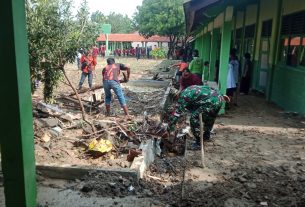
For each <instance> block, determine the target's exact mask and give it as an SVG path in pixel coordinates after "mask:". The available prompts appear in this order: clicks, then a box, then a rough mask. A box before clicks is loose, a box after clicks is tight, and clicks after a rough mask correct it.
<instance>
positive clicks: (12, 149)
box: [0, 0, 36, 207]
mask: <svg viewBox="0 0 305 207" xmlns="http://www.w3.org/2000/svg"><path fill="white" fill-rule="evenodd" d="M0 25H2V28H1V30H0V37H1V40H2V41H1V50H0V53H1V54H0V60H1V62H2V63H4V65H5V68H8V70H6V71H5V78H4V79H3V80H1V88H2V89H3V90H2V92H1V97H2V101H1V106H0V108H1V116H2V117H3V118H4V120H3V121H2V123H1V126H0V127H1V128H0V129H1V139H0V143H1V155H2V156H1V159H2V160H1V161H2V171H3V176H4V193H5V205H6V207H16V206H31V207H32V206H36V173H35V155H34V133H33V117H32V100H31V84H30V69H29V59H28V44H27V43H28V40H27V35H26V17H25V2H24V0H3V1H2V2H1V7H0Z"/></svg>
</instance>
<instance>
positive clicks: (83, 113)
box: [61, 68, 96, 132]
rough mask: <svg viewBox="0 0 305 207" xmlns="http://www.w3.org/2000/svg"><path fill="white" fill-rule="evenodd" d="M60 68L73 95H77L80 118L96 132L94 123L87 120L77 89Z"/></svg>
mask: <svg viewBox="0 0 305 207" xmlns="http://www.w3.org/2000/svg"><path fill="white" fill-rule="evenodd" d="M61 70H62V72H63V74H64V76H65V78H66V80H67V81H68V83H69V85H70V87H71V88H72V90H73V92H74V93H75V95H76V97H77V100H78V102H79V105H80V108H81V112H82V118H83V120H84V122H86V123H87V124H89V126H90V127H91V128H92V131H93V132H96V129H95V127H94V125H93V124H92V123H91V122H90V121H88V120H87V117H86V112H85V109H84V105H83V103H82V100H81V98H80V96H79V94H78V93H77V90H76V89H75V88H74V86H73V84H72V83H71V81H70V79H69V78H68V76H67V74H66V71H65V69H63V68H62V69H61Z"/></svg>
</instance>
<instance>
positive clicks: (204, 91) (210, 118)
mask: <svg viewBox="0 0 305 207" xmlns="http://www.w3.org/2000/svg"><path fill="white" fill-rule="evenodd" d="M226 101H229V98H228V97H227V96H223V95H221V94H220V92H219V91H217V90H215V89H212V88H210V87H208V86H197V85H194V86H190V87H188V88H186V89H185V90H184V91H182V93H181V94H180V96H179V99H178V102H177V105H176V107H175V109H174V111H173V113H172V114H171V115H170V116H169V123H168V129H169V131H174V129H175V125H176V123H177V122H178V119H179V118H180V116H181V114H182V113H184V112H186V111H189V112H190V113H191V119H190V124H191V130H192V133H193V135H194V136H195V138H196V143H195V144H196V145H198V146H199V145H200V121H199V120H200V119H199V114H200V113H202V120H203V122H204V139H205V140H209V139H210V133H211V130H212V128H213V125H214V122H215V119H216V117H217V114H218V112H219V110H220V108H221V106H222V103H223V102H226Z"/></svg>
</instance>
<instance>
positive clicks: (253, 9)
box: [245, 4, 257, 26]
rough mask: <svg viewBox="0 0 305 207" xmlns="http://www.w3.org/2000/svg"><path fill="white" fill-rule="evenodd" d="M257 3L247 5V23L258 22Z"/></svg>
mask: <svg viewBox="0 0 305 207" xmlns="http://www.w3.org/2000/svg"><path fill="white" fill-rule="evenodd" d="M256 14H257V4H254V5H249V6H247V7H246V20H245V24H246V26H247V25H251V24H255V23H256Z"/></svg>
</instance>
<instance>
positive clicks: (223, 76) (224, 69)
mask: <svg viewBox="0 0 305 207" xmlns="http://www.w3.org/2000/svg"><path fill="white" fill-rule="evenodd" d="M224 14H225V15H224V23H223V25H222V28H221V30H222V36H221V49H220V66H219V83H218V84H219V89H220V91H221V93H222V94H226V90H227V75H228V62H229V57H230V49H231V36H232V32H231V30H232V16H233V7H232V6H228V7H227V8H226V10H225V12H224ZM223 113H225V104H223V106H222V107H221V110H220V114H223Z"/></svg>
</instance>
